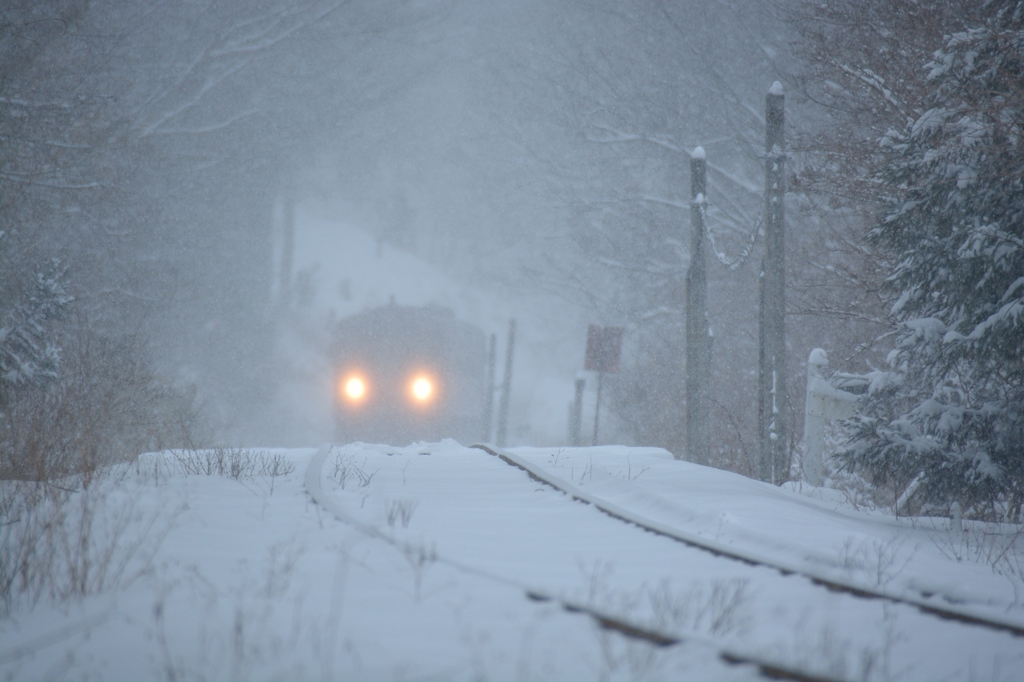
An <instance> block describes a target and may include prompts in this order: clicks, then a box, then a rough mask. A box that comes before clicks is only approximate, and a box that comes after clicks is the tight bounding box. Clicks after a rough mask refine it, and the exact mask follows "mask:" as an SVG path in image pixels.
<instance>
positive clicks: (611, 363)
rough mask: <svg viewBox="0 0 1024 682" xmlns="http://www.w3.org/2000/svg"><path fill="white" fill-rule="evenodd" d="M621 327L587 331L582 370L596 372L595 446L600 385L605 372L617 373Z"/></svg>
mask: <svg viewBox="0 0 1024 682" xmlns="http://www.w3.org/2000/svg"><path fill="white" fill-rule="evenodd" d="M622 332H623V328H622V327H601V326H599V325H596V324H592V325H590V327H589V328H588V329H587V355H586V359H585V360H584V363H583V369H585V370H588V371H592V372H597V406H596V407H595V408H594V441H593V444H594V445H597V427H598V419H599V417H600V414H601V383H602V379H603V378H604V375H605V373H606V372H618V371H619V358H620V357H621V356H622Z"/></svg>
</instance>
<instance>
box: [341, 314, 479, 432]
mask: <svg viewBox="0 0 1024 682" xmlns="http://www.w3.org/2000/svg"><path fill="white" fill-rule="evenodd" d="M332 352H333V357H334V365H335V371H334V382H335V386H334V405H335V407H334V413H335V424H336V433H335V437H336V439H337V440H338V442H353V441H364V442H374V443H389V444H392V445H401V444H406V443H411V442H415V441H421V440H424V441H437V440H441V439H442V438H454V439H455V440H458V441H460V442H463V443H466V442H472V441H475V440H479V439H480V438H481V437H483V435H484V434H482V429H483V423H484V419H483V416H484V415H483V409H484V404H485V400H484V398H485V395H486V391H487V389H488V386H487V384H486V378H485V371H484V370H485V361H486V358H485V348H484V335H483V332H481V331H480V330H479V329H477V328H475V327H473V326H472V325H468V324H466V323H464V322H461V321H459V320H457V319H456V318H455V316H454V314H453V313H452V312H451V311H449V310H447V309H444V308H438V307H433V306H431V307H423V308H420V307H412V306H397V305H390V306H385V307H381V308H376V309H373V310H369V311H366V312H364V313H360V314H359V315H354V316H352V317H349V318H346V319H344V320H342V321H341V322H340V323H339V325H338V328H337V331H336V334H335V340H334V348H333V351H332Z"/></svg>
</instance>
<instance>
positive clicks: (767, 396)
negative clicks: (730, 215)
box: [757, 81, 789, 485]
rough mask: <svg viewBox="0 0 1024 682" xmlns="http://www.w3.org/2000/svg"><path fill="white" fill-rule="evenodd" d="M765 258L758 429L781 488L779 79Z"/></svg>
mask: <svg viewBox="0 0 1024 682" xmlns="http://www.w3.org/2000/svg"><path fill="white" fill-rule="evenodd" d="M765 109H766V112H765V119H766V121H767V127H766V129H765V143H764V148H765V191H764V201H765V208H764V210H765V221H764V224H765V256H764V261H763V263H762V265H761V277H760V280H761V287H760V306H759V311H758V321H759V325H758V327H759V329H758V363H759V366H758V375H757V389H758V390H757V397H758V403H757V422H758V423H757V427H758V455H759V474H760V477H761V479H762V480H764V481H770V482H772V483H773V484H776V485H779V484H781V483H783V482H785V481H786V480H787V479H788V478H789V452H788V447H787V443H788V442H789V429H788V424H787V423H786V422H787V419H786V416H787V415H786V405H787V393H786V325H785V319H786V318H785V316H786V269H785V266H786V234H785V214H784V202H785V198H786V143H785V97H784V95H783V92H782V84H781V83H779V82H778V81H776V82H775V83H774V84H773V85H772V87H771V89H770V90H769V91H768V96H767V100H766V106H765Z"/></svg>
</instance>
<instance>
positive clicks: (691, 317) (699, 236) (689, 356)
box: [686, 147, 711, 464]
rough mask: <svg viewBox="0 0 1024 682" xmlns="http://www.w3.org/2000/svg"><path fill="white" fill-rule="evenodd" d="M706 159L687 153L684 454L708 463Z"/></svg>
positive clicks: (701, 154) (700, 150) (700, 151)
mask: <svg viewBox="0 0 1024 682" xmlns="http://www.w3.org/2000/svg"><path fill="white" fill-rule="evenodd" d="M706 185H707V161H706V159H705V157H704V149H703V148H701V147H697V148H696V149H694V150H693V154H692V155H691V156H690V268H689V270H688V271H687V273H686V458H687V459H688V460H690V461H691V462H696V463H697V464H708V462H709V461H710V458H709V456H708V454H709V453H708V432H709V429H708V420H709V415H710V405H709V402H710V401H709V391H708V388H709V387H708V384H709V382H710V381H711V330H710V327H709V324H708V306H707V299H708V283H707V264H706V260H705V257H704V241H705V225H704V221H705V207H706V206H707V188H706Z"/></svg>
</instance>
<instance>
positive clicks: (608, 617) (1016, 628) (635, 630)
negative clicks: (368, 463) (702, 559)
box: [305, 445, 1024, 682]
mask: <svg viewBox="0 0 1024 682" xmlns="http://www.w3.org/2000/svg"><path fill="white" fill-rule="evenodd" d="M471 448H472V449H475V450H477V451H479V452H481V454H487V455H489V456H492V457H495V458H496V459H498V460H500V461H502V462H504V463H506V464H508V465H510V466H513V467H516V468H518V469H521V470H522V471H524V472H525V473H526V474H528V475H529V477H530V478H531V479H533V480H535V481H537V482H539V483H542V484H544V485H545V486H549V487H550V488H552V489H554V490H557V491H559V492H562V493H564V494H565V495H567V496H568V497H570V499H573V500H576V501H579V502H582V503H584V504H587V505H590V506H593V507H594V508H595V509H596V510H597V511H600V512H601V513H603V514H605V515H607V516H609V517H611V518H613V519H615V520H617V521H621V522H623V523H626V524H630V525H632V526H635V527H638V528H640V529H642V530H644V531H645V532H649V533H653V534H655V535H658V536H661V537H664V538H667V539H670V540H673V541H675V542H679V543H682V544H684V545H687V546H690V547H693V548H696V549H699V550H702V551H706V552H710V553H712V554H713V555H715V556H718V557H721V558H725V559H729V560H733V561H739V562H742V563H744V564H747V565H751V566H759V567H765V568H769V569H773V570H775V571H778V572H779V573H780V574H782V575H784V576H793V575H796V576H800V577H803V578H806V579H807V580H808V581H809V582H810V583H811V584H812V585H814V586H816V587H819V588H823V589H825V590H828V591H831V592H837V593H843V594H848V595H851V596H853V597H857V598H861V599H879V600H885V601H888V602H892V603H895V604H902V605H908V606H912V607H915V608H917V609H918V610H919V611H921V612H922V613H924V614H926V615H929V616H934V617H938V618H942V619H944V620H952V621H956V622H959V623H961V624H963V625H966V626H970V627H985V628H990V629H993V630H996V631H1001V632H1008V633H1011V634H1013V635H1015V636H1021V635H1024V626H1021V625H1020V624H1017V623H1013V622H1010V621H1008V620H1006V619H1003V620H1000V619H989V618H985V617H982V616H980V615H979V614H974V613H969V612H968V613H965V612H964V611H962V610H956V609H950V608H945V607H944V606H943V605H935V604H922V603H920V601H921V600H918V599H916V598H914V597H912V596H910V597H908V596H907V595H899V594H891V593H888V592H886V591H884V590H872V589H869V588H865V587H863V586H859V585H855V584H851V583H845V582H843V581H837V580H835V579H833V578H829V577H825V576H817V575H814V574H812V573H810V572H808V571H806V570H803V569H802V568H801V567H798V566H788V565H784V564H782V563H781V562H779V561H773V560H769V559H766V558H764V557H760V556H757V555H756V554H754V553H750V552H746V551H742V550H737V549H735V548H733V547H728V546H725V545H722V544H720V543H717V542H714V541H709V540H707V539H705V538H701V537H698V536H694V535H692V534H689V533H686V532H683V531H680V530H679V529H675V528H671V527H669V526H666V525H664V524H660V523H657V522H653V521H650V520H648V519H645V518H643V517H641V516H639V515H637V514H634V513H632V512H630V511H629V510H626V509H623V508H621V507H618V506H616V505H614V504H612V503H610V502H608V501H606V500H602V499H600V498H599V497H597V496H594V495H591V494H589V493H586V492H584V491H581V490H579V489H577V488H576V487H575V486H572V485H571V484H569V483H566V482H565V481H563V480H561V479H559V478H557V477H555V476H553V475H551V474H550V473H549V472H547V471H545V470H543V469H542V468H540V467H537V466H536V465H533V464H531V463H530V462H528V461H526V460H524V459H523V458H520V457H518V456H516V455H515V454H513V453H509V452H505V451H502V450H499V449H497V448H493V447H492V446H489V445H474V446H471ZM330 449H331V446H329V445H325V446H322V447H321V448H320V450H319V451H318V452H317V454H316V455H315V456H314V457H313V459H312V460H311V461H310V464H309V466H308V467H307V471H306V476H305V486H306V490H307V492H308V494H309V495H310V496H311V497H312V499H313V500H314V501H315V502H316V503H317V504H318V505H319V506H320V507H322V508H323V509H324V510H325V511H327V512H329V513H330V514H331V515H332V516H334V517H335V518H336V519H338V520H339V521H341V522H343V523H345V524H346V525H349V526H352V527H354V528H356V529H358V530H359V531H360V532H362V533H363V534H365V535H367V536H369V537H372V538H374V539H377V540H380V541H382V542H384V543H387V544H389V545H391V546H392V547H394V548H395V549H396V550H398V551H399V552H402V551H404V550H405V549H407V548H405V547H404V545H403V540H402V539H400V538H399V537H397V536H396V535H394V534H392V533H391V532H389V531H388V530H386V529H384V528H380V527H377V526H374V525H372V524H368V523H366V522H364V521H362V520H360V519H359V518H357V517H356V516H354V515H352V514H350V513H349V512H348V511H346V509H345V508H344V506H343V505H341V504H340V503H339V502H338V501H337V500H335V499H334V498H333V497H332V496H331V495H328V494H327V493H325V492H324V490H323V488H322V486H321V478H322V475H323V474H322V469H323V464H324V461H325V460H326V458H327V456H328V454H329V452H330ZM436 561H437V562H438V563H440V564H444V565H447V566H449V567H451V568H453V569H456V570H458V571H461V572H466V573H470V574H473V575H475V576H479V577H483V578H485V579H487V580H489V581H492V582H494V583H495V584H500V585H502V586H504V587H505V588H509V589H514V590H517V591H519V592H520V593H521V594H522V595H523V596H524V597H525V598H526V599H528V600H530V601H533V602H540V603H554V604H556V605H558V606H560V607H561V608H562V609H564V610H565V611H567V612H569V613H575V614H580V615H581V616H585V617H588V618H590V619H592V620H593V622H595V623H596V624H597V625H599V626H600V627H602V628H604V629H607V630H611V631H615V632H618V633H620V634H621V635H623V636H625V637H629V638H633V639H636V640H641V641H644V642H647V643H649V644H651V645H653V646H657V647H673V646H678V645H682V644H688V645H696V646H701V647H706V648H708V649H710V650H712V651H714V652H715V654H716V655H717V657H718V658H719V659H720V660H721V661H723V662H724V663H727V664H730V665H748V666H753V667H754V668H755V669H756V670H757V672H758V673H759V674H760V675H761V676H763V677H765V678H768V679H784V680H799V681H805V682H811V681H813V682H836V678H832V677H828V676H823V675H822V674H820V673H816V672H811V671H808V670H805V669H801V668H798V667H794V666H793V665H792V664H787V663H784V662H780V661H775V660H769V659H766V658H765V657H764V656H763V655H758V654H754V653H751V652H749V651H741V650H737V649H736V648H735V647H734V646H730V645H727V644H726V643H724V642H722V641H719V640H717V639H715V638H714V637H709V636H707V635H704V634H702V633H695V632H686V631H677V630H673V631H666V630H661V629H657V628H651V627H650V626H647V625H645V624H642V623H637V622H632V621H631V620H630V619H629V618H625V617H623V616H621V615H619V614H614V613H608V612H605V611H603V610H601V609H600V608H597V607H595V606H594V605H593V604H590V603H582V602H579V601H575V600H572V599H567V598H565V597H564V596H561V595H559V594H556V593H555V592H554V591H552V590H549V589H545V588H542V587H538V586H537V585H529V584H526V583H524V582H520V581H517V580H515V579H510V578H508V577H507V576H503V575H500V574H498V573H496V572H494V571H493V570H488V569H487V568H484V567H481V566H473V565H470V564H467V563H464V562H462V561H459V560H458V559H456V558H454V557H449V556H443V555H439V556H436Z"/></svg>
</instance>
